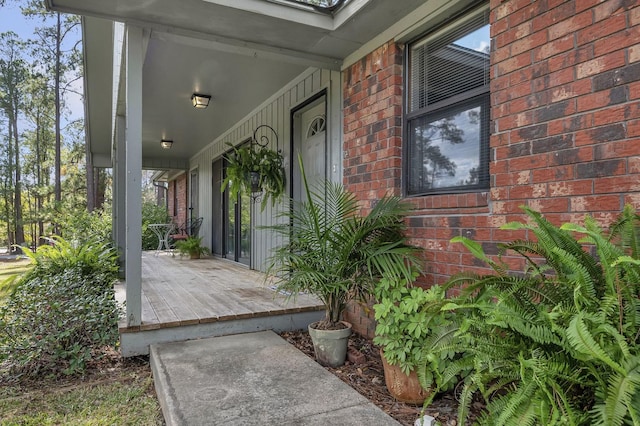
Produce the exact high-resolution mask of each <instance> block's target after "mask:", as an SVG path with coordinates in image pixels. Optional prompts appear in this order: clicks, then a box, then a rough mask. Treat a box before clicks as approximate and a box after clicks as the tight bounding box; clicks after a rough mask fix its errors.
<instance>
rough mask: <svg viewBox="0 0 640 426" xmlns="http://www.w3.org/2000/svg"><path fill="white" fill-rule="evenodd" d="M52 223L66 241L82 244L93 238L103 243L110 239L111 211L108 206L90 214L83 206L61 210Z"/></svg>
mask: <svg viewBox="0 0 640 426" xmlns="http://www.w3.org/2000/svg"><path fill="white" fill-rule="evenodd" d="M54 221H55V223H57V224H58V226H59V227H60V233H61V235H62V236H63V237H64V238H65V239H66V240H68V241H76V242H79V243H83V242H85V241H87V240H90V239H93V238H98V239H100V240H103V241H108V240H110V239H111V209H110V207H108V206H107V207H106V208H104V209H100V210H95V211H93V212H91V213H89V212H88V211H87V209H86V207H85V206H81V207H77V208H70V209H63V210H62V212H61V213H60V214H58V215H57V216H56V218H55V219H54Z"/></svg>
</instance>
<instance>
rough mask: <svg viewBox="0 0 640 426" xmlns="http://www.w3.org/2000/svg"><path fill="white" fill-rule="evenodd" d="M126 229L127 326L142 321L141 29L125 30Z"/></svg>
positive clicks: (130, 28)
mask: <svg viewBox="0 0 640 426" xmlns="http://www.w3.org/2000/svg"><path fill="white" fill-rule="evenodd" d="M126 37H127V41H126V59H125V60H126V95H125V96H126V126H127V127H126V139H127V140H126V150H125V164H126V184H125V188H126V189H125V193H126V213H125V222H126V231H125V246H126V255H125V258H126V259H125V262H126V263H125V274H126V282H127V292H126V294H127V326H138V325H140V324H141V321H142V318H141V316H142V303H141V302H142V188H141V180H142V65H143V57H142V52H143V49H142V29H141V28H137V27H132V26H129V25H127V29H126Z"/></svg>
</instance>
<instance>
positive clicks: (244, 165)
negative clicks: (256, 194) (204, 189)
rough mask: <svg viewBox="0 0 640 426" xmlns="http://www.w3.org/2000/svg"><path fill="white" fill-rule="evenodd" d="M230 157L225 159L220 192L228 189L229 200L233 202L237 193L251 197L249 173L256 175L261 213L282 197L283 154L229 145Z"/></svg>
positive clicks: (249, 146) (248, 146)
mask: <svg viewBox="0 0 640 426" xmlns="http://www.w3.org/2000/svg"><path fill="white" fill-rule="evenodd" d="M229 146H231V147H232V148H233V153H232V154H230V155H226V156H225V159H226V160H227V167H226V169H225V170H226V177H225V179H224V181H223V182H222V188H221V189H220V191H224V190H225V189H226V188H227V187H228V188H229V198H230V199H231V200H235V199H236V198H237V197H238V194H239V193H244V194H247V195H251V193H252V190H251V178H250V175H251V173H252V172H257V173H258V174H259V188H260V189H261V190H262V191H263V197H262V209H263V210H264V208H265V207H266V205H267V200H269V199H271V205H274V204H275V203H276V201H277V200H279V199H280V198H281V197H282V195H283V194H284V184H285V171H284V166H283V165H282V163H283V161H284V160H283V157H282V153H281V152H280V151H274V150H272V149H269V148H267V147H262V146H260V145H255V144H254V145H252V144H250V145H245V146H242V147H240V148H237V147H234V146H233V145H229Z"/></svg>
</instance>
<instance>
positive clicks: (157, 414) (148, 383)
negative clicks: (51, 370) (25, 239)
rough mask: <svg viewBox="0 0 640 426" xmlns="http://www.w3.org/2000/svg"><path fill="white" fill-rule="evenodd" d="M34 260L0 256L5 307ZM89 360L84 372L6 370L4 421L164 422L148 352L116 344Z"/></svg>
mask: <svg viewBox="0 0 640 426" xmlns="http://www.w3.org/2000/svg"><path fill="white" fill-rule="evenodd" d="M30 268H31V266H30V262H29V261H28V260H20V261H12V262H0V308H1V307H2V306H3V305H5V304H6V300H7V298H8V297H9V295H10V294H11V292H12V290H13V287H14V283H13V282H11V281H10V280H9V281H7V278H9V277H11V276H12V275H14V274H22V273H24V272H25V271H27V270H29V269H30ZM104 355H105V356H104V358H102V359H101V360H99V361H96V362H93V363H91V364H90V365H89V368H88V369H87V372H86V375H85V376H83V377H66V378H62V379H60V378H57V379H56V378H47V377H43V378H41V380H38V381H37V382H36V381H25V380H22V381H20V380H17V379H16V378H13V377H6V376H4V377H3V376H2V375H0V426H10V425H16V426H17V425H21V426H36V425H37V426H41V425H62V424H64V425H92V426H93V425H96V426H97V425H143V426H146V425H162V424H164V421H163V419H162V413H161V411H160V404H159V403H158V400H157V398H156V395H155V391H154V388H153V380H152V378H151V369H150V367H149V362H148V360H147V359H146V358H133V359H126V360H125V359H122V358H120V355H119V353H117V352H116V351H114V350H109V349H107V350H105V353H104Z"/></svg>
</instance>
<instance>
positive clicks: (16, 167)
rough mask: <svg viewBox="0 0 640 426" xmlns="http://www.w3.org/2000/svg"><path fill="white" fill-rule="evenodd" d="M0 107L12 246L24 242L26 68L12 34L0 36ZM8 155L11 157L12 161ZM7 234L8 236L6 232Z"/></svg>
mask: <svg viewBox="0 0 640 426" xmlns="http://www.w3.org/2000/svg"><path fill="white" fill-rule="evenodd" d="M0 46H1V47H0V108H1V109H2V110H3V112H4V114H5V115H6V117H7V120H8V135H9V138H8V147H11V148H10V149H11V150H12V153H9V161H8V172H9V173H12V175H13V183H14V185H15V188H14V193H13V197H14V198H13V221H14V227H13V228H14V229H13V231H14V237H13V238H11V236H10V237H9V242H10V243H13V244H18V245H19V244H22V243H24V227H23V219H22V176H21V167H20V165H21V161H20V133H19V132H18V121H19V115H20V111H21V109H22V107H23V105H24V94H23V85H24V83H25V80H26V78H27V67H26V63H25V61H24V59H23V57H22V54H21V52H22V51H23V50H24V44H23V43H22V42H21V41H20V39H19V38H18V35H17V34H16V33H13V32H7V33H2V34H0ZM11 154H13V158H12V159H11ZM9 234H11V232H10V230H9Z"/></svg>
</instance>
